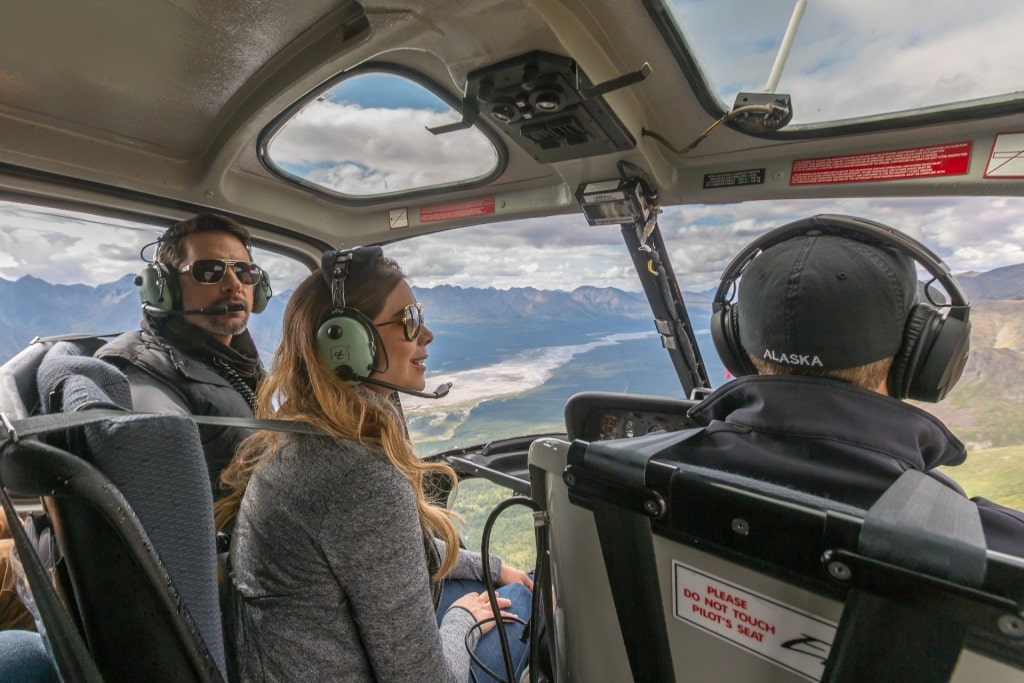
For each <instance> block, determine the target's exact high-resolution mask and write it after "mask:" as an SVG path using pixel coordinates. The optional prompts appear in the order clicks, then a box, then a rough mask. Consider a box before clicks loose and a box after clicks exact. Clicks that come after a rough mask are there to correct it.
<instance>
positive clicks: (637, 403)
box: [565, 392, 697, 441]
mask: <svg viewBox="0 0 1024 683" xmlns="http://www.w3.org/2000/svg"><path fill="white" fill-rule="evenodd" d="M696 404H697V401H693V400H687V399H677V398H665V397H661V396H643V395H638V394H613V393H605V392H583V393H580V394H576V395H575V396H573V397H572V398H570V399H569V401H568V403H567V404H566V406H565V422H566V430H567V433H568V437H569V439H570V440H572V439H583V440H584V441H604V440H607V439H628V438H632V437H636V436H643V435H645V434H653V433H655V432H674V431H678V430H680V429H689V428H691V427H695V426H697V424H696V423H695V422H694V421H693V420H691V419H690V418H689V417H687V416H686V411H687V410H689V409H690V408H691V407H693V406H694V405H696Z"/></svg>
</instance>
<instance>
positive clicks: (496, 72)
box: [435, 52, 650, 163]
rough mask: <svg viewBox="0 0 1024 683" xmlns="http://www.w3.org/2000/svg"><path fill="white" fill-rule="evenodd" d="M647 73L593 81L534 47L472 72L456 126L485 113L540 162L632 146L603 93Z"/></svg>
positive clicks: (572, 64)
mask: <svg viewBox="0 0 1024 683" xmlns="http://www.w3.org/2000/svg"><path fill="white" fill-rule="evenodd" d="M649 73H650V67H649V66H647V65H646V64H645V65H644V67H643V68H641V69H640V70H639V71H636V72H634V73H630V74H626V75H624V76H621V77H619V78H616V79H613V80H611V81H608V82H606V83H602V84H600V85H597V86H594V85H593V84H592V83H591V82H590V79H589V78H587V76H586V74H584V73H583V71H582V70H581V69H580V68H579V66H577V64H576V62H575V61H573V60H572V59H569V58H568V57H560V56H558V55H554V54H550V53H547V52H530V53H527V54H524V55H521V56H519V57H514V58H512V59H508V60H505V61H503V62H499V63H498V64H494V65H492V66H488V67H484V68H482V69H478V70H477V71H473V72H471V73H470V74H469V76H468V77H467V81H466V95H465V100H464V102H463V117H464V119H463V122H462V123H461V124H454V125H455V126H460V125H463V126H465V125H472V124H473V123H475V122H476V121H477V119H478V118H481V117H482V118H484V119H486V120H487V122H488V123H490V124H491V125H493V126H495V127H496V128H498V129H500V130H503V131H504V132H505V133H507V134H508V136H509V137H510V138H511V139H512V140H514V141H515V142H516V143H518V144H519V146H520V147H522V148H523V149H525V150H526V151H527V152H529V154H530V155H531V156H532V157H533V158H534V159H536V160H537V161H540V162H542V163H552V162H556V161H566V160H568V159H580V158H583V157H591V156H599V155H602V154H610V153H612V152H621V151H623V150H630V149H633V148H634V147H636V139H635V138H634V137H633V136H632V135H631V134H630V133H629V131H628V130H626V127H625V126H624V125H623V124H622V121H620V120H619V118H618V117H617V116H616V115H615V113H614V112H612V110H611V108H610V107H608V105H607V103H606V102H605V101H604V98H603V97H602V95H604V94H605V93H607V92H610V91H612V90H616V89H618V88H621V87H625V86H627V85H630V84H632V83H637V82H639V81H641V80H643V79H644V78H646V77H647V74H649ZM435 132H444V131H442V130H436V131H435Z"/></svg>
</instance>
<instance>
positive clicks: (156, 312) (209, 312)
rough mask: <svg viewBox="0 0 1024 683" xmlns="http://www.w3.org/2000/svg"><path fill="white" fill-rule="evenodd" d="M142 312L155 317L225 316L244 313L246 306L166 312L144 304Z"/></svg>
mask: <svg viewBox="0 0 1024 683" xmlns="http://www.w3.org/2000/svg"><path fill="white" fill-rule="evenodd" d="M142 310H143V311H145V312H146V313H152V314H153V315H157V316H161V315H223V314H225V313H237V312H239V311H244V310H245V306H244V305H242V304H221V305H219V306H207V307H206V308H193V309H189V310H182V309H171V310H169V311H165V310H163V309H162V308H157V307H156V306H151V305H150V304H142Z"/></svg>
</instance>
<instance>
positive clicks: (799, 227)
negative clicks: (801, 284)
mask: <svg viewBox="0 0 1024 683" xmlns="http://www.w3.org/2000/svg"><path fill="white" fill-rule="evenodd" d="M814 233H818V234H824V235H835V236H837V237H845V238H847V239H852V240H857V241H859V242H864V243H866V244H875V245H881V246H888V247H893V248H895V249H897V250H898V251H900V252H903V253H906V254H908V255H909V256H911V257H912V258H913V259H914V261H916V262H917V263H919V264H921V266H922V267H923V268H924V269H925V270H927V271H928V273H929V274H931V276H932V277H933V278H934V279H935V280H936V281H938V282H939V283H940V284H942V287H943V289H945V290H946V293H947V294H949V304H944V305H943V306H942V307H943V308H945V307H948V308H949V309H950V310H949V315H950V316H951V317H954V318H959V319H961V320H962V319H964V317H965V316H966V313H967V309H968V307H969V306H970V303H969V302H968V300H967V296H966V295H965V294H964V291H963V290H962V289H961V288H960V285H959V283H957V281H956V280H955V279H954V278H953V275H952V273H951V272H950V270H949V266H947V265H946V264H945V263H944V262H943V261H942V259H940V258H939V257H938V256H937V255H936V254H935V253H934V252H932V251H931V250H930V249H929V248H928V247H926V246H924V245H923V244H921V243H920V242H918V241H917V240H915V239H913V238H911V237H908V236H907V235H904V234H903V233H901V232H899V231H897V230H894V229H892V228H890V227H889V226H887V225H883V224H881V223H876V222H874V221H869V220H866V219H863V218H856V217H853V216H842V215H839V214H827V213H826V214H818V215H817V216H811V217H810V218H804V219H802V220H799V221H794V222H792V223H787V224H786V225H783V226H782V227H779V228H776V229H775V230H771V231H769V232H767V233H765V234H764V235H761V237H759V238H757V239H756V240H754V241H753V242H751V243H750V244H749V245H747V247H746V248H745V249H744V250H743V251H741V252H740V253H739V254H737V255H736V256H735V257H734V258H733V260H732V261H731V262H730V263H729V265H728V266H727V267H726V269H725V271H724V272H723V273H722V281H721V282H720V283H719V285H718V290H717V291H716V292H715V297H714V300H713V303H712V306H713V308H714V310H715V311H719V310H721V309H722V306H723V304H724V303H725V302H726V301H727V298H726V297H727V295H728V294H729V290H730V289H731V288H732V286H733V284H734V283H735V281H736V279H737V278H738V277H739V276H740V275H741V274H742V273H743V270H744V269H745V268H746V267H747V265H748V264H749V263H750V262H751V261H753V260H754V259H755V258H756V257H757V256H758V254H760V253H761V252H762V251H765V250H767V249H769V248H770V247H773V246H775V245H776V244H779V243H781V242H785V241H786V240H789V239H792V238H793V237H796V236H798V235H806V234H814ZM930 303H932V304H933V305H936V307H939V306H938V305H937V304H935V303H934V302H930Z"/></svg>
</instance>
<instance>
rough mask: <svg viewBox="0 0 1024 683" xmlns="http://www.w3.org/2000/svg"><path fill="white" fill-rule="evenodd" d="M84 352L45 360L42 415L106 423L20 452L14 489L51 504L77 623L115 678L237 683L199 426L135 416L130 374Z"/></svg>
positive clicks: (32, 442)
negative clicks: (229, 656)
mask: <svg viewBox="0 0 1024 683" xmlns="http://www.w3.org/2000/svg"><path fill="white" fill-rule="evenodd" d="M79 350H81V349H78V348H75V347H73V346H71V345H68V344H66V343H64V342H61V343H58V344H56V345H54V347H53V348H52V349H50V350H49V351H48V352H47V354H46V356H45V357H44V358H43V359H42V361H41V363H40V364H39V368H38V374H37V384H38V386H37V389H38V394H39V403H40V406H41V407H42V408H44V409H45V410H46V411H47V412H51V413H63V414H65V415H68V416H69V417H70V416H72V415H73V414H76V413H78V414H81V415H82V417H83V418H84V419H88V412H89V411H90V410H105V411H107V416H106V418H105V419H103V420H102V421H93V422H91V423H87V424H83V425H81V426H72V427H70V428H63V429H60V430H58V431H51V432H49V433H48V434H46V435H45V437H44V440H43V441H40V440H37V439H20V440H18V441H17V442H16V443H15V444H13V446H10V445H9V446H8V447H7V448H6V449H5V451H4V456H3V460H2V463H0V464H2V467H3V478H4V484H5V486H6V487H7V489H8V490H9V491H10V492H11V493H13V494H16V495H40V496H45V498H44V501H45V504H46V508H47V511H48V512H49V514H50V516H51V519H52V521H53V525H54V530H55V533H56V537H57V540H58V543H59V546H60V549H61V551H62V553H63V557H64V560H63V561H64V562H65V563H66V576H67V580H68V584H69V585H68V586H66V587H65V593H66V594H68V595H69V596H71V599H70V600H69V602H71V603H72V604H71V608H72V612H73V619H74V621H75V622H76V623H77V624H78V625H79V628H80V629H81V632H82V635H83V636H84V641H85V642H86V644H87V646H88V651H89V655H90V656H91V657H92V659H93V660H94V662H95V665H96V667H97V668H98V669H99V672H100V673H101V674H102V676H103V679H104V680H105V681H108V682H109V681H132V680H142V679H148V680H161V681H181V682H199V681H204V682H205V681H223V680H226V667H225V652H224V639H223V632H222V629H221V615H220V609H219V600H218V587H217V566H216V548H215V534H214V525H213V500H212V495H211V492H210V488H209V479H208V475H207V472H206V466H205V461H204V458H203V451H202V446H201V443H200V441H199V434H198V430H197V428H196V425H195V423H194V422H192V421H191V420H190V419H189V418H187V417H185V416H176V415H149V414H133V413H131V412H129V411H130V410H131V407H132V406H131V393H130V390H129V386H128V381H127V379H126V378H125V377H124V375H123V374H122V373H121V372H120V371H119V370H117V369H116V368H115V367H114V366H112V365H110V364H108V363H105V362H104V361H102V360H99V359H96V358H92V357H89V356H83V355H78V353H77V351H79ZM111 411H121V412H124V413H125V414H124V415H123V416H118V415H116V412H115V413H114V414H111ZM48 417H49V416H44V417H42V418H33V419H35V420H37V421H38V420H42V419H47V418H48ZM47 627H48V630H49V631H51V637H53V627H52V625H47ZM59 660H60V657H59V656H58V662H59Z"/></svg>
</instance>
